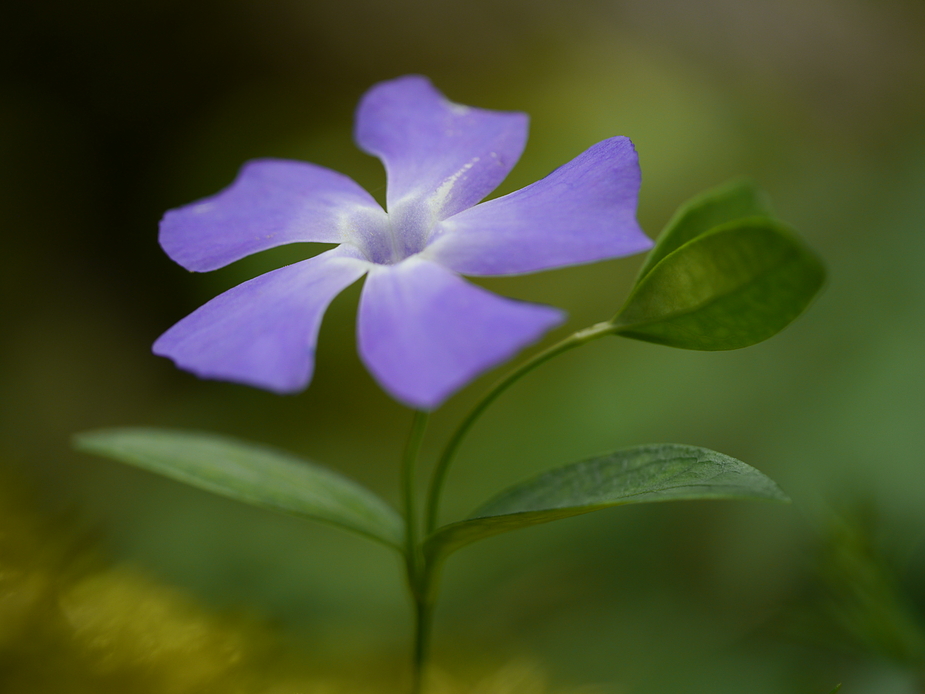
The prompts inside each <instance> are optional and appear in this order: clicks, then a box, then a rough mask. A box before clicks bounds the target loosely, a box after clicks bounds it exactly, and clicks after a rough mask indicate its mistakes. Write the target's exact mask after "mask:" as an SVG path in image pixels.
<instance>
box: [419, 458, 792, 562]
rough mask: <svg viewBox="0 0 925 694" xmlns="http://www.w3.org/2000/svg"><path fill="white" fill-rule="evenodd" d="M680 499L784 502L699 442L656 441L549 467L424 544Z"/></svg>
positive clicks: (436, 554) (434, 547)
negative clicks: (623, 507)
mask: <svg viewBox="0 0 925 694" xmlns="http://www.w3.org/2000/svg"><path fill="white" fill-rule="evenodd" d="M680 499H768V500H772V501H783V502H788V501H789V499H788V498H787V496H786V495H785V494H784V493H783V492H782V491H781V490H780V488H779V487H778V486H777V485H776V484H775V483H774V482H772V481H771V480H770V479H768V478H767V477H765V476H764V475H762V474H761V473H760V472H758V471H757V470H755V469H754V468H752V467H750V466H748V465H746V464H745V463H743V462H740V461H738V460H736V459H735V458H730V457H729V456H726V455H723V454H722V453H716V452H715V451H710V450H707V449H705V448H697V447H695V446H682V445H678V444H656V445H648V446H639V447H637V448H629V449H627V450H624V451H617V452H616V453H610V454H608V455H603V456H599V457H596V458H591V459H589V460H585V461H582V462H579V463H573V464H571V465H566V466H564V467H560V468H556V469H554V470H550V471H549V472H546V473H544V474H542V475H539V476H538V477H534V478H533V479H531V480H528V481H526V482H522V483H521V484H517V485H515V486H513V487H510V488H509V489H507V490H506V491H504V492H501V493H500V494H499V495H498V496H496V497H494V498H493V499H492V500H490V501H489V502H488V503H486V504H485V505H484V506H482V507H481V508H479V509H478V510H477V511H475V513H473V514H472V515H471V516H470V517H469V518H467V519H466V520H463V521H459V522H458V523H451V524H450V525H445V526H443V527H442V528H439V529H438V530H437V531H436V532H435V533H434V534H433V535H431V536H430V538H428V539H427V542H426V543H425V545H424V551H425V554H426V555H427V556H428V558H429V559H431V560H439V559H441V558H443V557H445V556H446V555H448V554H450V553H451V552H454V551H456V550H457V549H459V548H461V547H464V546H465V545H467V544H469V543H470V542H475V541H476V540H481V539H483V538H486V537H491V536H492V535H498V534H499V533H503V532H507V531H509V530H516V529H517V528H523V527H526V526H529V525H536V524H538V523H548V522H549V521H553V520H558V519H559V518H568V517H569V516H577V515H580V514H582V513H589V512H591V511H596V510H598V509H602V508H607V507H609V506H619V505H622V504H641V503H648V502H654V501H676V500H680Z"/></svg>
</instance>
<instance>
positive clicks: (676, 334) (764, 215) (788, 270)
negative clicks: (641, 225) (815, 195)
mask: <svg viewBox="0 0 925 694" xmlns="http://www.w3.org/2000/svg"><path fill="white" fill-rule="evenodd" d="M824 279H825V270H824V268H823V266H822V263H821V262H820V261H819V259H818V258H817V257H816V255H815V254H814V253H813V252H812V251H811V250H810V249H809V248H807V247H806V245H805V244H803V242H802V241H800V240H799V238H798V237H797V236H796V234H795V233H794V232H793V231H792V230H791V229H790V228H789V227H787V226H786V225H784V224H782V223H781V222H778V221H775V220H772V219H771V218H770V217H769V212H768V208H767V206H766V203H765V202H764V200H763V197H762V196H761V194H760V193H759V192H758V191H757V190H756V189H755V188H754V187H753V186H751V185H750V184H747V183H735V184H730V185H727V186H724V187H721V188H719V189H716V190H714V191H710V192H707V193H705V194H704V195H702V196H700V197H698V198H696V199H694V200H693V201H692V202H690V203H688V204H687V205H685V206H684V207H683V208H682V209H681V211H680V212H679V213H678V214H677V215H676V216H675V218H674V219H673V220H672V222H671V223H670V224H669V225H668V227H667V228H666V230H665V232H664V233H663V234H662V235H661V237H660V239H659V242H658V244H657V245H656V247H655V249H653V251H652V253H651V254H650V256H649V259H648V260H647V261H646V264H645V265H644V266H643V269H642V272H641V273H640V276H639V278H638V280H637V282H636V286H635V287H634V289H633V291H632V293H631V294H630V296H629V298H628V299H627V301H626V304H625V305H624V307H623V309H622V310H621V311H620V313H619V314H618V315H617V316H616V318H614V320H613V324H614V328H615V329H614V333H615V334H617V335H622V336H623V337H630V338H634V339H637V340H645V341H648V342H656V343H659V344H664V345H668V346H671V347H680V348H682V349H696V350H727V349H739V348H741V347H748V346H749V345H753V344H756V343H758V342H761V341H763V340H766V339H767V338H769V337H771V336H772V335H774V334H775V333H777V332H779V331H781V330H783V329H784V328H785V327H787V325H789V324H790V323H791V322H792V321H793V320H794V319H795V318H796V317H797V316H799V315H800V314H801V313H802V312H803V311H804V310H805V309H806V307H807V306H808V305H809V303H810V301H811V300H812V299H813V297H814V296H815V295H816V293H817V292H818V291H819V289H820V288H821V287H822V284H823V281H824Z"/></svg>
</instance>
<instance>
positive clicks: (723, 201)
mask: <svg viewBox="0 0 925 694" xmlns="http://www.w3.org/2000/svg"><path fill="white" fill-rule="evenodd" d="M770 216H771V206H770V203H769V201H768V199H767V197H766V196H765V194H764V193H762V192H761V191H760V190H758V188H757V187H756V186H755V184H754V183H753V182H752V181H750V180H747V179H735V180H732V181H729V182H728V183H725V184H723V185H721V186H718V187H716V188H712V189H711V190H708V191H706V192H704V193H701V194H700V195H697V196H696V197H693V198H691V199H690V200H688V201H687V202H686V203H684V204H683V205H681V207H680V208H678V211H677V212H675V215H674V217H672V218H671V220H670V221H669V222H668V224H667V225H666V226H665V229H664V231H662V233H661V234H660V235H659V237H658V241H657V242H656V244H655V248H653V249H652V251H651V252H650V253H649V255H648V256H646V261H645V263H643V266H642V269H641V270H640V271H639V279H637V280H636V281H637V283H638V282H639V281H640V280H641V279H642V278H643V277H645V276H646V275H648V274H649V270H651V269H652V268H653V267H655V265H656V264H657V263H658V262H659V261H660V260H661V259H662V258H664V257H665V256H666V255H668V254H669V253H671V252H672V251H675V250H677V249H678V248H680V247H681V246H683V245H684V244H685V243H687V242H688V241H690V240H691V239H694V238H696V237H698V236H700V235H701V234H705V233H706V232H708V231H710V230H711V229H714V228H716V227H718V226H720V225H721V224H726V223H727V222H734V221H736V220H737V219H744V218H745V217H770Z"/></svg>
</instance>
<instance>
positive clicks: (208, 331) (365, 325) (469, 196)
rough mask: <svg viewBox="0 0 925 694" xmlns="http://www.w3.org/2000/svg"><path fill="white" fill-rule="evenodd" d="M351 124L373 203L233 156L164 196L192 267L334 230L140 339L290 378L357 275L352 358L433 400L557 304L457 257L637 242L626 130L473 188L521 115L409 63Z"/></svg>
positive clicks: (616, 251) (267, 380)
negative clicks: (521, 179) (451, 91)
mask: <svg viewBox="0 0 925 694" xmlns="http://www.w3.org/2000/svg"><path fill="white" fill-rule="evenodd" d="M355 137H356V141H357V144H358V145H359V146H360V148H361V149H363V150H365V151H366V152H368V153H369V154H372V155H375V156H377V157H379V158H380V159H381V160H382V162H383V164H384V165H385V169H386V174H387V177H388V188H387V192H386V202H387V208H388V212H386V211H385V210H383V209H382V207H381V206H380V205H379V204H378V203H377V202H376V201H375V200H374V199H373V197H372V196H371V195H369V193H367V192H366V191H365V190H363V189H362V188H361V187H360V186H359V185H357V184H356V183H355V182H353V181H352V180H351V179H349V178H347V177H346V176H344V175H342V174H340V173H337V172H335V171H331V170H329V169H326V168H323V167H320V166H315V165H314V164H309V163H303V162H296V161H286V160H277V159H261V160H256V161H251V162H248V163H247V164H245V165H244V167H243V168H242V169H241V171H240V173H239V175H238V177H237V178H236V179H235V181H234V182H233V183H232V184H231V185H230V186H229V187H228V188H226V189H225V190H223V191H221V192H219V193H218V194H216V195H214V196H212V197H209V198H206V199H204V200H200V201H199V202H195V203H192V204H190V205H187V206H185V207H181V208H179V209H176V210H171V211H169V212H167V214H166V215H165V216H164V219H163V221H162V222H161V227H160V242H161V246H162V247H163V248H164V250H165V251H166V252H167V254H168V255H169V256H170V257H171V258H172V259H173V260H175V261H176V262H178V263H179V264H180V265H182V266H183V267H185V268H186V269H188V270H192V271H196V272H205V271H208V270H214V269H216V268H220V267H222V266H224V265H227V264H229V263H232V262H234V261H236V260H239V259H240V258H243V257H245V256H247V255H250V254H251V253H256V252H258V251H263V250H266V249H268V248H273V247H275V246H279V245H282V244H287V243H294V242H304V241H311V242H321V243H338V244H340V245H339V246H337V247H336V248H333V249H331V250H328V251H325V252H323V253H321V254H320V255H317V256H315V257H312V258H309V259H307V260H303V261H301V262H297V263H294V264H292V265H287V266H285V267H282V268H279V269H277V270H273V271H272V272H268V273H266V274H264V275H261V276H259V277H256V278H254V279H252V280H249V281H247V282H244V283H243V284H240V285H238V286H237V287H234V288H233V289H230V290H229V291H227V292H225V293H224V294H221V295H220V296H218V297H216V298H215V299H213V300H211V301H209V302H208V303H207V304H205V305H204V306H202V307H200V308H199V309H198V310H196V311H194V312H193V313H192V314H190V315H189V316H187V317H186V318H184V319H183V320H181V321H180V322H179V323H177V324H176V325H174V326H173V327H172V328H170V329H169V330H168V331H167V332H166V333H164V334H163V335H162V336H161V337H160V338H159V339H158V340H157V342H156V343H155V344H154V352H155V353H156V354H159V355H162V356H166V357H170V358H171V359H173V360H174V362H176V364H177V365H178V366H179V367H181V368H183V369H187V370H189V371H192V372H193V373H195V374H197V375H198V376H200V377H203V378H216V379H221V380H228V381H234V382H239V383H245V384H249V385H252V386H256V387H258V388H264V389H267V390H270V391H274V392H278V393H291V392H296V391H299V390H301V389H303V388H305V387H306V386H307V385H308V383H309V382H310V381H311V378H312V373H313V370H314V356H315V344H316V341H317V336H318V330H319V327H320V324H321V319H322V315H323V314H324V312H325V310H326V309H327V307H328V305H329V304H330V302H331V301H332V300H333V299H334V297H335V296H336V295H337V294H338V293H339V292H340V291H342V290H343V289H344V288H346V287H347V286H348V285H350V284H352V283H353V282H355V281H356V280H358V279H359V278H360V277H361V276H363V275H364V274H365V275H368V277H367V278H366V284H365V286H364V287H363V291H362V295H361V298H360V306H359V312H358V327H357V342H358V348H359V353H360V356H361V358H362V360H363V362H364V363H365V364H366V366H367V368H368V369H369V370H370V372H371V373H372V374H373V376H374V377H375V378H376V380H377V381H378V382H379V383H380V384H381V386H382V387H383V388H384V389H385V390H386V391H388V392H389V393H390V394H391V395H392V396H393V397H394V398H396V399H397V400H399V401H401V402H403V403H405V404H407V405H409V406H411V407H415V408H419V409H433V408H436V407H438V406H439V405H440V404H441V403H442V402H443V401H444V400H445V399H446V398H448V397H449V396H450V395H452V394H453V393H454V392H455V391H456V390H458V389H459V388H461V387H462V386H464V385H465V384H466V383H468V382H469V381H470V380H471V379H473V378H474V377H475V376H477V375H478V374H480V373H482V372H483V371H485V370H487V369H489V368H490V367H493V366H495V365H497V364H499V363H501V362H503V361H505V360H506V359H508V358H510V357H512V356H513V355H514V354H516V353H517V352H518V351H519V350H521V349H522V348H523V347H525V346H526V345H528V344H530V343H532V342H534V341H536V340H538V339H539V338H540V337H541V336H542V335H544V334H545V333H546V332H547V331H548V330H550V329H551V328H553V327H554V326H556V325H558V324H559V323H560V322H562V320H563V319H564V314H563V312H561V311H559V310H558V309H554V308H551V307H548V306H540V305H536V304H529V303H524V302H520V301H514V300H511V299H507V298H504V297H501V296H498V295H496V294H493V293H491V292H488V291H486V290H485V289H482V288H481V287H477V286H475V285H473V284H470V283H469V282H467V281H465V280H464V279H462V277H460V275H461V274H462V275H474V276H494V275H517V274H521V273H528V272H536V271H538V270H545V269H547V268H557V267H563V266H567V265H575V264H579V263H588V262H593V261H597V260H603V259H605V258H615V257H619V256H625V255H630V254H633V253H638V252H640V251H644V250H647V249H648V248H649V247H650V246H651V241H650V240H649V239H648V238H647V237H646V236H645V235H644V234H643V233H642V230H641V229H640V228H639V226H638V224H637V222H636V219H635V211H636V200H637V196H638V193H639V184H640V172H639V164H638V161H637V157H636V152H635V150H634V148H633V145H632V143H631V142H630V141H629V139H627V138H625V137H613V138H610V139H608V140H604V141H603V142H599V143H598V144H596V145H594V146H593V147H591V148H590V149H589V150H587V151H586V152H584V153H583V154H581V155H580V156H578V157H577V158H576V159H574V160H572V161H571V162H569V163H568V164H566V165H565V166H563V167H561V168H559V169H557V170H556V171H554V172H553V173H551V174H550V175H549V176H547V177H546V178H544V179H542V180H541V181H538V182H536V183H534V184H532V185H529V186H527V187H526V188H523V189H521V190H519V191H517V192H515V193H511V194H510V195H506V196H504V197H500V198H496V199H494V200H490V201H488V202H483V203H481V204H476V203H478V202H479V201H480V200H482V198H484V197H485V196H486V195H488V194H489V193H490V192H491V191H492V190H494V189H495V188H496V187H497V186H498V184H499V183H501V181H502V180H503V179H504V178H505V176H506V175H507V174H508V172H509V171H510V170H511V168H512V167H513V166H514V164H515V163H516V162H517V160H518V158H519V157H520V154H521V152H522V151H523V148H524V145H525V143H526V139H527V116H526V115H525V114H522V113H511V112H499V111H487V110H483V109H477V108H470V107H467V106H461V105H458V104H454V103H452V102H450V101H448V100H447V99H446V98H445V97H444V96H443V95H442V94H441V93H440V92H438V91H437V90H436V89H435V88H434V87H433V86H432V85H431V83H430V82H429V81H428V80H427V79H426V78H424V77H420V76H416V75H412V76H406V77H400V78H398V79H394V80H391V81H387V82H382V83H380V84H377V85H375V86H374V87H373V88H372V89H370V90H369V91H368V92H367V93H366V94H365V96H364V97H363V98H362V100H361V102H360V105H359V108H358V110H357V115H356V128H355Z"/></svg>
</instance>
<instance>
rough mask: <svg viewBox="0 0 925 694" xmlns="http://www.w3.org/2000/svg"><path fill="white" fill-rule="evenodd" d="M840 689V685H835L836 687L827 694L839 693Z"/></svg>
mask: <svg viewBox="0 0 925 694" xmlns="http://www.w3.org/2000/svg"><path fill="white" fill-rule="evenodd" d="M840 689H841V685H840V684H836V685H835V689H833V690H832V691H831V692H829V694H835V692H837V691H839V690H840Z"/></svg>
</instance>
